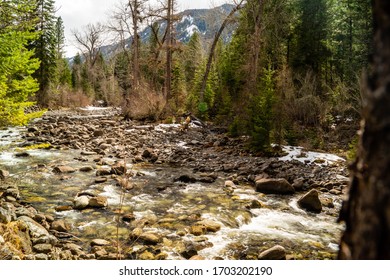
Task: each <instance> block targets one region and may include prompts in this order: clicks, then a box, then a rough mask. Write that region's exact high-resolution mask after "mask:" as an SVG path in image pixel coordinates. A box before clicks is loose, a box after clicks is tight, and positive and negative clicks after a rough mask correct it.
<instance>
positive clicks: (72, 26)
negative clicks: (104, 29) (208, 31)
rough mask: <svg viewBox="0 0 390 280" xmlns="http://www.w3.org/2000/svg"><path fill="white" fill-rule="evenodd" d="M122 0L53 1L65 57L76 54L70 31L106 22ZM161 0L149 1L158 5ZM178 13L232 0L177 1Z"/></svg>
mask: <svg viewBox="0 0 390 280" xmlns="http://www.w3.org/2000/svg"><path fill="white" fill-rule="evenodd" d="M121 1H124V0H55V3H56V4H55V5H56V8H57V10H58V11H57V16H61V17H62V20H63V21H64V25H65V37H66V47H65V52H66V56H67V57H70V56H73V55H75V54H76V53H77V48H76V47H75V44H74V40H73V38H72V37H73V36H72V30H82V28H83V26H86V25H87V24H89V23H96V22H102V23H104V22H106V21H107V20H108V18H109V15H110V13H111V12H112V11H113V10H114V8H115V6H116V5H117V4H119V3H120V2H121ZM158 1H163V0H150V1H149V2H151V3H158ZM177 2H178V7H177V10H178V11H184V10H186V9H200V8H211V7H216V6H219V5H222V4H224V3H231V2H232V0H177Z"/></svg>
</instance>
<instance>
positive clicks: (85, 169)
mask: <svg viewBox="0 0 390 280" xmlns="http://www.w3.org/2000/svg"><path fill="white" fill-rule="evenodd" d="M79 170H80V171H81V172H91V171H93V167H92V166H83V167H80V169H79Z"/></svg>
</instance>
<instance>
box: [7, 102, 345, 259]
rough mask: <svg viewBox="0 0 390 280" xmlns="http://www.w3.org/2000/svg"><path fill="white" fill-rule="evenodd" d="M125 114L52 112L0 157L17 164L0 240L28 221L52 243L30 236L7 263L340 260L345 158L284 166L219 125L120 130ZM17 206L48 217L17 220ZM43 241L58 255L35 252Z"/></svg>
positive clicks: (125, 125)
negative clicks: (14, 190)
mask: <svg viewBox="0 0 390 280" xmlns="http://www.w3.org/2000/svg"><path fill="white" fill-rule="evenodd" d="M117 113H118V112H117V111H116V110H112V109H108V110H107V109H101V108H88V109H80V110H78V111H57V112H49V113H47V114H46V115H45V116H44V117H43V118H42V119H40V120H37V121H36V122H34V123H32V124H30V125H29V126H28V127H27V128H26V129H25V130H22V131H21V132H20V133H21V139H20V142H19V143H17V144H16V145H17V146H18V147H17V148H18V149H19V150H18V151H16V150H15V149H14V150H12V151H5V152H4V151H3V153H2V156H1V157H2V158H3V161H4V162H5V159H6V158H7V157H9V159H10V160H9V161H8V162H12V164H10V165H9V166H5V167H6V168H4V171H6V172H9V173H10V174H9V175H7V176H6V177H8V178H4V180H3V181H2V182H1V185H2V186H3V187H2V188H3V191H2V195H1V197H2V198H1V199H2V204H1V205H2V206H1V209H9V213H11V214H10V215H11V218H10V219H6V220H4V221H2V228H3V232H6V229H5V228H6V227H9V225H10V224H11V225H17V227H23V225H20V224H21V223H24V224H25V223H26V221H22V222H21V221H20V220H28V221H29V222H30V224H33V225H34V226H35V227H38V226H37V225H36V224H35V223H38V224H39V227H38V228H39V229H40V230H42V228H40V227H43V228H44V229H45V230H46V231H47V232H48V235H46V232H44V234H43V236H48V237H47V238H46V239H48V240H52V241H50V242H49V241H45V243H37V240H33V239H31V232H32V231H31V229H28V232H29V234H30V241H31V242H30V243H31V246H30V247H29V246H27V245H26V246H27V247H29V248H32V249H31V250H27V249H23V250H21V251H22V252H23V254H19V253H14V255H13V256H12V257H11V258H16V259H17V258H21V259H30V258H33V257H32V256H31V254H32V255H33V256H34V258H46V257H45V256H43V255H39V254H44V255H46V256H47V258H48V259H118V258H122V259H123V258H125V259H190V258H195V259H210V258H220V259H262V258H293V259H323V258H334V257H335V255H336V252H337V243H338V236H339V235H340V232H341V230H342V225H338V224H337V223H336V219H337V216H338V211H339V209H340V205H341V199H342V195H343V194H344V193H345V191H346V186H347V183H348V179H347V176H348V174H347V169H346V166H345V165H346V164H345V161H343V160H342V159H341V158H338V157H334V156H329V155H325V154H313V153H311V152H308V151H304V150H302V149H297V148H293V147H285V148H284V149H285V152H286V153H285V154H280V156H278V157H273V158H262V157H256V156H254V155H252V154H250V153H249V152H248V151H247V150H246V149H245V143H246V142H245V140H246V139H245V138H229V137H228V136H226V135H225V134H224V133H223V130H221V129H219V128H216V127H213V126H208V127H204V126H199V125H197V123H196V122H195V123H193V124H191V125H190V127H189V128H188V129H185V130H183V127H182V126H181V125H180V124H176V125H175V124H169V125H167V124H156V123H139V122H132V121H123V120H122V119H121V118H120V116H119V115H118V114H117ZM12 135H13V134H12V133H9V136H8V137H3V139H4V140H6V139H12V138H13V136H12ZM23 147H24V148H26V147H27V149H25V150H24V149H23ZM34 147H41V148H44V149H43V150H36V149H32V150H31V148H34ZM3 150H4V149H3ZM45 153H47V154H48V155H47V156H45ZM49 154H50V155H49ZM18 159H20V160H19V161H18ZM32 159H33V160H32ZM23 164H25V165H23ZM18 166H19V167H20V166H25V167H23V168H24V169H20V168H18ZM2 169H3V168H2ZM23 172H26V174H27V173H28V172H31V173H34V175H33V177H31V178H33V179H31V178H30V179H29V180H30V181H34V182H35V184H33V183H31V184H28V182H27V183H25V182H24V183H23V184H18V181H19V182H20V181H23V179H22V178H21V177H23V176H21V173H23ZM29 174H30V173H29ZM28 176H30V175H28ZM26 177H27V175H26ZM10 181H14V183H13V184H12V186H13V188H18V190H19V188H21V190H19V193H22V195H20V194H19V197H16V198H15V197H14V198H15V201H12V200H13V199H12V198H10V197H11V196H10V195H8V194H7V193H8V191H7V190H8V187H9V182H10ZM37 181H39V183H36V182H37ZM22 185H24V186H22ZM27 185H29V186H27ZM4 186H5V187H4ZM54 188H55V190H53V189H54ZM48 189H49V191H48ZM313 190H314V191H313ZM34 191H36V193H34ZM32 194H33V195H32ZM302 197H306V198H304V199H302ZM51 198H55V199H52V200H50V199H51ZM9 200H11V201H9ZM11 204H12V205H13V206H14V207H16V208H18V207H19V206H18V204H20V205H21V207H22V208H23V209H28V208H29V207H30V208H32V209H35V208H37V207H38V208H40V209H42V210H39V211H44V212H39V211H37V212H36V213H35V211H33V210H31V211H32V212H33V213H32V214H31V213H30V214H28V215H27V213H23V214H20V215H19V216H18V215H15V216H13V215H12V213H15V211H16V209H15V210H14V209H13V208H12V206H11ZM23 204H24V205H23ZM156 204H158V206H157V205H156ZM32 206H33V207H32ZM21 211H22V210H18V211H16V212H21ZM24 211H25V210H23V211H22V212H24ZM102 216H104V218H105V219H104V220H101V219H102ZM24 217H29V218H30V219H32V220H33V221H34V223H32V222H31V221H30V220H29V219H27V218H24ZM83 219H84V220H85V222H84V223H83V222H82V220H83ZM89 219H90V220H89ZM332 221H333V222H332ZM316 222H317V223H318V224H317V225H316V224H315V223H316ZM12 223H14V224H12ZM53 223H55V224H54V226H53ZM333 223H334V225H333ZM58 224H60V225H61V227H60V226H59V225H58ZM91 224H95V225H96V224H98V225H99V228H96V227H95V228H93V227H91V226H90V225H91ZM316 227H320V228H319V229H315V228H316ZM321 227H325V228H324V229H321ZM327 227H329V228H327ZM58 229H61V230H58ZM18 231H20V230H18ZM88 231H90V232H89V233H88ZM42 232H43V230H42ZM42 232H41V233H42ZM56 232H58V233H56ZM56 234H57V236H56ZM4 235H5V234H4V233H3V234H2V236H3V239H5V238H4ZM104 235H105V236H104ZM54 238H56V240H57V241H54ZM0 242H1V240H0ZM4 244H5V242H3V245H4ZM39 244H49V245H50V246H51V247H50V246H48V245H45V246H37V248H38V249H37V248H35V249H34V246H36V245H39ZM58 244H60V245H58ZM69 244H71V245H69ZM3 247H4V246H3ZM40 247H43V248H40ZM49 247H50V250H49ZM68 247H72V248H68ZM300 247H302V248H300ZM270 248H271V249H272V250H271V252H267V249H270ZM11 251H12V250H11ZM56 251H59V252H58V253H54V252H56ZM45 252H46V253H45ZM61 252H62V254H61ZM63 252H66V253H63ZM264 252H265V253H264ZM8 255H10V254H8ZM8 255H7V256H8ZM11 255H12V254H11ZM36 255H38V256H36ZM270 256H271V257H270Z"/></svg>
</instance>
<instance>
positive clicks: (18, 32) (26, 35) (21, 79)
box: [0, 1, 39, 126]
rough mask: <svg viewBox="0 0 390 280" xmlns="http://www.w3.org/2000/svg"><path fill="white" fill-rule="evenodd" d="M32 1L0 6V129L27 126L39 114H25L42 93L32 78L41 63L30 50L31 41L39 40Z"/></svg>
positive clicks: (0, 4) (11, 2)
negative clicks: (28, 47) (36, 95)
mask: <svg viewBox="0 0 390 280" xmlns="http://www.w3.org/2000/svg"><path fill="white" fill-rule="evenodd" d="M29 2H30V1H7V2H1V3H0V26H1V27H2V28H0V126H4V125H23V124H26V122H27V121H29V120H30V119H31V118H32V117H35V116H37V115H38V114H39V113H38V114H25V113H24V108H25V107H28V106H31V105H33V103H32V102H27V100H28V98H29V97H31V96H32V95H33V94H34V93H35V92H36V91H37V90H38V83H37V81H36V80H35V79H34V78H33V77H32V74H33V73H34V72H35V71H36V70H37V69H38V67H39V61H38V60H37V59H34V58H33V55H34V52H33V51H31V50H28V49H27V47H26V46H27V44H28V42H29V41H31V40H33V39H35V38H36V34H35V33H34V32H33V24H34V22H33V21H32V20H31V19H32V18H33V17H31V11H32V8H33V7H32V6H31V4H30V3H29Z"/></svg>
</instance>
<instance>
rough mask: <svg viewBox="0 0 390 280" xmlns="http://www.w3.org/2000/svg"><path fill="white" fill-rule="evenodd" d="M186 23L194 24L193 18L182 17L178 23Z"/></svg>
mask: <svg viewBox="0 0 390 280" xmlns="http://www.w3.org/2000/svg"><path fill="white" fill-rule="evenodd" d="M186 21H188V22H189V23H190V24H193V23H194V18H193V17H192V16H190V15H188V16H183V17H182V18H181V21H180V23H184V22H186Z"/></svg>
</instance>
